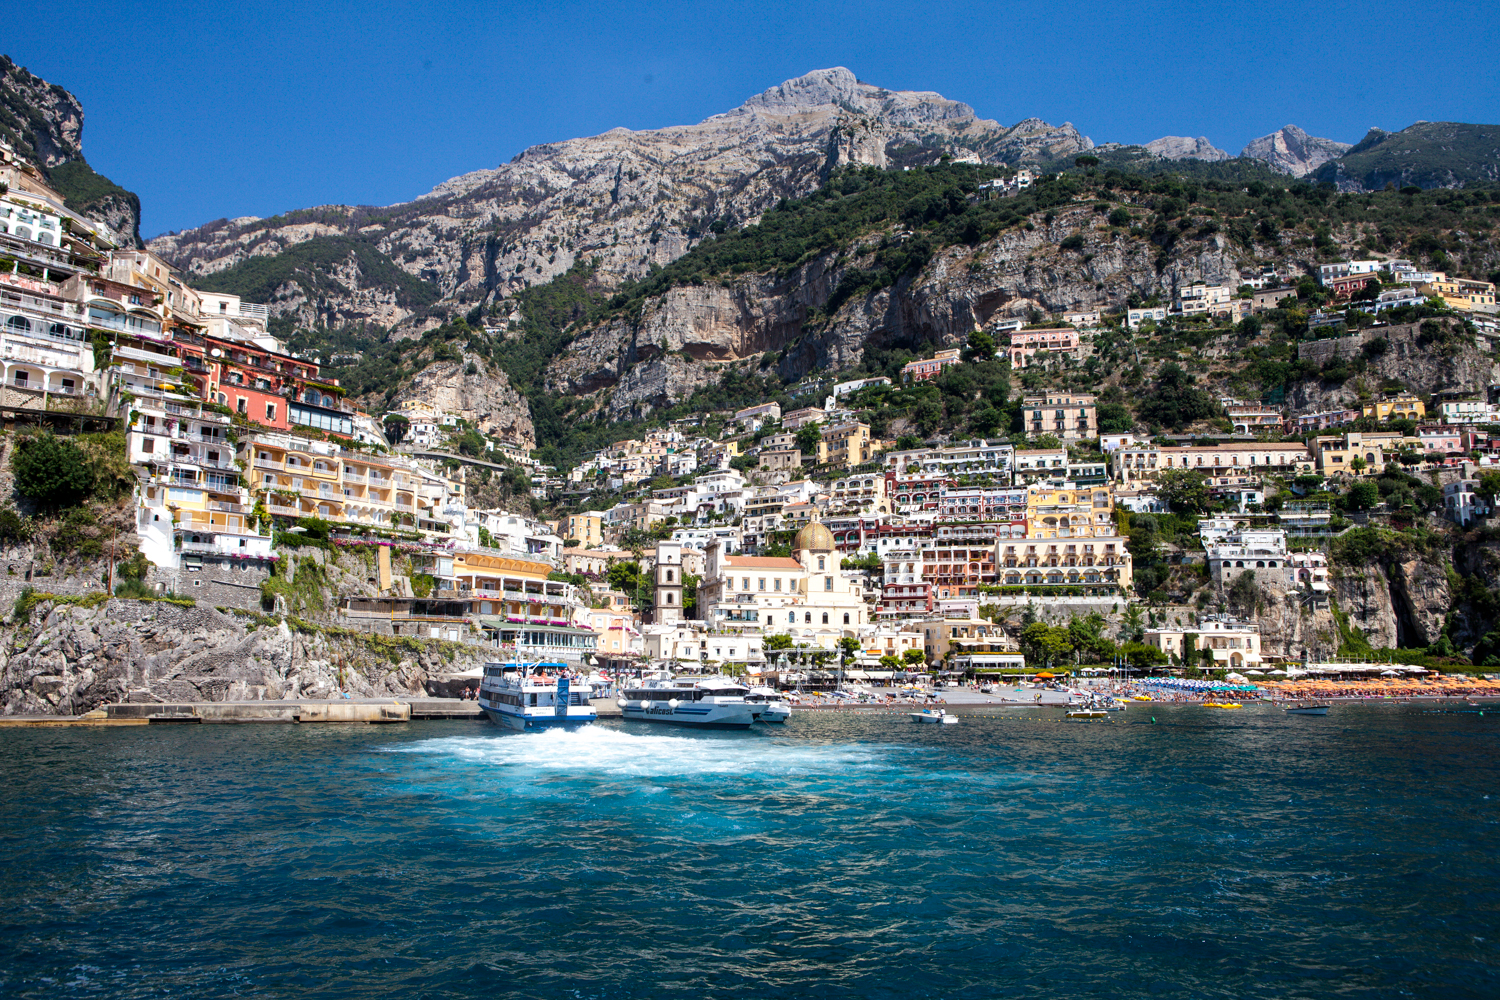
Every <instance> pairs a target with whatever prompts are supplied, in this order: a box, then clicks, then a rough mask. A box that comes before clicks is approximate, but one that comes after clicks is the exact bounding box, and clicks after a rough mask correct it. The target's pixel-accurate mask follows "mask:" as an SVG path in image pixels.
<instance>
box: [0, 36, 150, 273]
mask: <svg viewBox="0 0 1500 1000" xmlns="http://www.w3.org/2000/svg"><path fill="white" fill-rule="evenodd" d="M0 138H3V139H4V140H5V141H6V142H8V143H9V144H10V145H11V148H13V149H14V150H15V151H16V153H17V154H19V155H20V156H21V157H22V158H24V159H27V160H30V161H31V162H32V163H34V164H36V166H37V168H38V169H40V170H41V171H42V173H43V175H44V176H45V177H46V179H47V183H48V184H50V185H51V186H52V187H53V188H54V189H55V190H56V191H57V193H58V194H60V195H62V196H63V198H64V199H65V200H66V202H67V205H68V207H69V208H71V209H72V210H73V211H75V212H77V213H78V214H79V215H82V216H85V217H87V218H90V219H93V220H95V221H96V222H102V223H104V224H105V225H106V226H109V228H110V229H112V230H114V231H115V233H116V234H117V235H118V236H119V237H120V238H121V239H122V240H123V241H124V242H127V243H130V244H132V245H137V246H138V245H140V242H141V200H140V199H139V198H137V197H136V196H135V195H134V194H133V193H131V192H129V191H126V190H125V189H124V188H122V187H120V186H119V185H118V184H116V183H115V182H114V181H111V180H110V179H109V178H108V177H104V176H102V175H100V174H97V173H95V172H94V169H93V168H92V167H90V166H89V165H88V161H87V160H85V159H84V158H83V106H82V105H81V104H79V103H78V98H76V97H74V96H73V95H72V94H70V93H68V91H66V90H64V89H63V88H62V87H59V86H58V85H57V84H55V83H48V82H47V81H46V80H43V79H42V78H41V77H38V76H34V75H32V74H31V73H29V72H28V71H27V70H26V68H25V67H23V66H17V65H16V64H15V63H14V62H12V61H11V59H10V57H9V56H0Z"/></svg>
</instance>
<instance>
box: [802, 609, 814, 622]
mask: <svg viewBox="0 0 1500 1000" xmlns="http://www.w3.org/2000/svg"><path fill="white" fill-rule="evenodd" d="M802 620H803V621H804V622H806V623H807V624H808V625H811V624H812V612H811V611H804V612H803V613H802Z"/></svg>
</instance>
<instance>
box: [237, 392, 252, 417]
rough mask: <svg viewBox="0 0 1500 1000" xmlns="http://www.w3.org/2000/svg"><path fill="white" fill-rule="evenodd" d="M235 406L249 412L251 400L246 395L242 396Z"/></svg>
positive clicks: (242, 411) (241, 410)
mask: <svg viewBox="0 0 1500 1000" xmlns="http://www.w3.org/2000/svg"><path fill="white" fill-rule="evenodd" d="M235 408H236V409H237V410H239V411H240V412H241V413H247V414H248V413H249V412H250V401H249V400H247V399H246V398H245V397H244V396H240V397H239V402H238V403H237V404H236V405H235Z"/></svg>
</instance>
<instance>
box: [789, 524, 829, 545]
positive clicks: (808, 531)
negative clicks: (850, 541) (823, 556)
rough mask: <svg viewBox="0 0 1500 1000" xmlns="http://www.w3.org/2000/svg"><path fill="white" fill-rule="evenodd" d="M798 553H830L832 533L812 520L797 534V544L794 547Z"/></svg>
mask: <svg viewBox="0 0 1500 1000" xmlns="http://www.w3.org/2000/svg"><path fill="white" fill-rule="evenodd" d="M794 547H795V548H796V550H797V551H798V552H802V551H808V552H832V551H833V532H831V531H829V530H828V529H827V528H825V527H823V525H822V524H821V523H820V522H818V521H816V520H814V521H811V522H809V523H808V525H807V527H805V528H803V529H802V530H801V531H799V532H797V544H796V545H795V546H794Z"/></svg>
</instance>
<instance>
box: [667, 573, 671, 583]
mask: <svg viewBox="0 0 1500 1000" xmlns="http://www.w3.org/2000/svg"><path fill="white" fill-rule="evenodd" d="M667 582H668V583H671V582H672V571H671V570H667Z"/></svg>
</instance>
